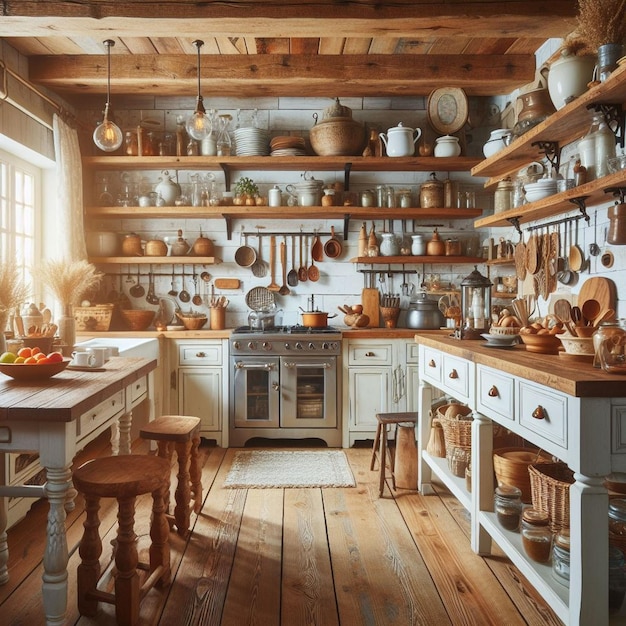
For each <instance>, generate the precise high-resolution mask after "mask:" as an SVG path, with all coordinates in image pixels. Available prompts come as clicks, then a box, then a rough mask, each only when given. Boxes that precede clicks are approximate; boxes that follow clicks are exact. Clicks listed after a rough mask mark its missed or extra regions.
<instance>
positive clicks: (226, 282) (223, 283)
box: [215, 278, 241, 289]
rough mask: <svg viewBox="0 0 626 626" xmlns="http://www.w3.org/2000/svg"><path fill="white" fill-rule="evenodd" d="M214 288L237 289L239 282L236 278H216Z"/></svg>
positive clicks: (239, 285)
mask: <svg viewBox="0 0 626 626" xmlns="http://www.w3.org/2000/svg"><path fill="white" fill-rule="evenodd" d="M215 286H216V287H217V288H218V289H239V288H240V287H241V281H240V280H239V279H238V278H216V279H215Z"/></svg>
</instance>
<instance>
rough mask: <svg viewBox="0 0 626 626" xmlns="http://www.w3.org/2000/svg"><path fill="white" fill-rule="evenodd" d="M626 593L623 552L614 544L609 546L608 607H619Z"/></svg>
mask: <svg viewBox="0 0 626 626" xmlns="http://www.w3.org/2000/svg"><path fill="white" fill-rule="evenodd" d="M624 595H626V573H625V572H624V553H623V552H622V551H621V550H620V549H619V548H616V547H615V546H609V609H610V610H612V611H617V610H618V609H620V608H621V606H622V604H623V602H624Z"/></svg>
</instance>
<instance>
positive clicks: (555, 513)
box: [528, 463, 574, 533]
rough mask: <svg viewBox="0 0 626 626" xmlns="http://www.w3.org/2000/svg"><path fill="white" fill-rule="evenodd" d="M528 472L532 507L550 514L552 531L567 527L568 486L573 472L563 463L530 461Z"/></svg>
mask: <svg viewBox="0 0 626 626" xmlns="http://www.w3.org/2000/svg"><path fill="white" fill-rule="evenodd" d="M528 474H529V476H530V491H531V495H532V503H533V508H535V509H539V510H540V511H543V512H544V513H547V514H548V515H549V516H550V529H551V530H552V532H553V533H557V532H559V530H561V528H569V488H570V485H571V484H572V483H573V482H574V472H572V470H571V469H569V467H567V465H565V463H531V464H530V465H529V466H528Z"/></svg>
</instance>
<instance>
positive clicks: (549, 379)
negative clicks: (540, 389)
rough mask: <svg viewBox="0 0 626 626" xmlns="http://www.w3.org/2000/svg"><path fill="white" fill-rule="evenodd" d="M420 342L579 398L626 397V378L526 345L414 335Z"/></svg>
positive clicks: (428, 334) (420, 333) (446, 335)
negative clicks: (495, 344)
mask: <svg viewBox="0 0 626 626" xmlns="http://www.w3.org/2000/svg"><path fill="white" fill-rule="evenodd" d="M415 341H417V343H420V344H423V345H425V346H429V347H431V348H435V349H437V350H441V351H442V352H446V353H448V354H452V355H454V356H458V357H461V358H463V359H467V360H468V361H473V362H474V363H480V364H482V365H487V366H489V367H493V368H494V369H497V370H500V371H501V372H505V373H507V374H512V375H515V376H520V377H522V378H525V379H527V380H530V381H533V382H536V383H538V384H540V385H545V386H546V387H550V388H551V389H555V390H557V391H561V392H563V393H566V394H568V395H570V396H575V397H579V398H583V397H587V398H623V397H626V376H621V375H619V374H608V373H607V372H604V371H603V370H600V369H597V368H594V367H593V365H592V364H591V363H581V362H576V363H570V362H567V361H565V359H563V357H560V356H558V355H552V354H536V353H533V352H528V351H527V350H526V348H525V347H524V346H523V345H518V346H515V347H514V348H510V349H506V350H501V349H496V348H487V347H485V346H484V345H482V344H483V342H481V341H472V340H459V339H454V338H452V337H450V336H449V334H442V333H438V332H437V331H434V332H429V331H420V332H419V333H415Z"/></svg>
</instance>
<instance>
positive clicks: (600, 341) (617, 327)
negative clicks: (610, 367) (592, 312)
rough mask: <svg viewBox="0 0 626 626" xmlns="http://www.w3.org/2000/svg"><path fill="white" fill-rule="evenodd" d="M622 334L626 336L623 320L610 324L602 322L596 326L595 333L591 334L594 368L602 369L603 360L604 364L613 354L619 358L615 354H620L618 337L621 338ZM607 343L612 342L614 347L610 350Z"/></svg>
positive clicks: (625, 324)
mask: <svg viewBox="0 0 626 626" xmlns="http://www.w3.org/2000/svg"><path fill="white" fill-rule="evenodd" d="M624 334H626V319H624V318H621V319H618V320H614V321H612V322H602V323H601V324H600V325H599V326H598V329H597V330H596V332H595V333H593V349H594V357H593V366H594V367H596V368H602V367H604V365H603V360H604V362H605V364H606V361H607V358H606V357H607V356H608V355H610V354H612V353H613V352H614V353H616V356H619V354H617V353H619V352H620V345H619V344H621V341H620V337H623V336H624ZM609 342H612V344H614V347H612V348H611V345H610V343H609ZM601 348H603V349H604V359H603V358H602V350H601ZM622 351H623V350H622Z"/></svg>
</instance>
